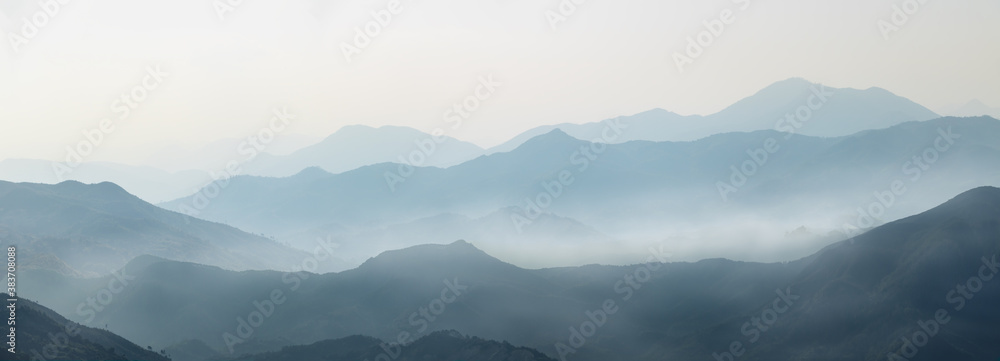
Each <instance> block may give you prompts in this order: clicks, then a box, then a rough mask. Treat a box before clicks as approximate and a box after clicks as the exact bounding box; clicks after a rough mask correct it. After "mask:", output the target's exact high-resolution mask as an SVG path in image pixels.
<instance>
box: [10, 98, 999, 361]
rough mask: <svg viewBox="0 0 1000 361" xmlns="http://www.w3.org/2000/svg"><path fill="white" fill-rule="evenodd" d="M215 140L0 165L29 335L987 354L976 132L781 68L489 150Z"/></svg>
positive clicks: (761, 356) (747, 355)
mask: <svg viewBox="0 0 1000 361" xmlns="http://www.w3.org/2000/svg"><path fill="white" fill-rule="evenodd" d="M974 112H975V111H974ZM231 143H232V142H231V141H220V142H219V143H218V144H216V145H215V146H214V147H215V148H216V149H215V150H216V152H214V153H213V155H212V156H211V157H210V158H211V159H223V160H224V159H227V157H228V158H229V159H230V160H234V161H236V162H238V164H239V168H240V171H239V172H236V173H230V174H226V175H223V176H219V174H221V173H219V171H218V170H217V169H204V168H199V167H203V166H205V167H212V166H211V164H214V163H220V162H216V161H215V160H212V161H209V160H205V161H203V162H192V163H191V164H193V165H197V167H193V168H194V169H196V170H192V171H178V170H177V169H170V170H171V172H167V171H162V170H159V169H157V168H153V167H148V166H128V165H121V164H114V163H98V162H89V163H84V164H82V165H80V166H78V167H74V168H73V169H74V171H73V172H72V174H70V175H69V176H70V178H73V179H76V178H79V179H81V180H82V181H83V182H82V183H81V182H80V181H75V180H69V181H61V182H60V180H61V179H60V178H59V177H58V176H57V173H52V169H53V167H54V166H55V167H59V164H57V163H53V162H47V161H36V160H14V159H8V160H4V161H0V179H2V178H3V177H9V178H11V179H12V180H15V181H21V182H20V183H15V182H8V181H0V241H2V242H3V243H2V245H3V246H4V247H6V246H10V245H16V246H17V253H18V265H19V271H18V285H19V287H18V293H19V295H20V296H22V297H27V298H29V299H31V300H34V301H37V302H38V304H36V303H34V302H29V301H22V302H24V304H23V305H22V306H21V307H22V308H23V309H24V310H25V311H24V312H25V315H26V316H25V317H27V318H28V319H30V320H32V321H31V322H33V323H35V324H37V325H40V326H39V327H37V328H31V329H28V330H27V331H26V332H25V340H27V341H26V344H25V345H26V346H25V345H22V346H25V347H28V348H32V349H39V350H42V349H44V348H45V347H47V346H48V342H47V341H46V340H45V338H44V337H43V336H45V335H46V334H47V333H52V332H57V330H58V329H59V328H65V327H66V325H72V324H73V322H75V323H79V324H82V325H85V326H90V327H99V325H104V327H105V328H106V330H97V329H91V328H87V329H85V330H86V331H85V333H84V334H83V335H81V336H80V337H76V338H72V339H71V340H70V341H69V342H68V343H67V345H66V346H59V357H58V358H61V359H64V358H82V359H86V358H99V359H118V358H127V359H161V358H162V357H163V355H164V354H165V355H168V356H169V357H170V358H172V359H173V360H175V361H207V360H234V361H235V360H258V361H272V360H274V361H278V360H324V359H358V360H361V359H385V358H387V357H388V359H396V360H427V359H434V360H438V359H475V360H526V361H530V360H561V361H567V360H569V359H572V360H582V361H588V360H594V361H597V360H602V361H603V360H664V359H681V360H697V359H713V358H714V359H717V360H728V359H731V360H734V361H735V360H736V359H740V360H774V359H789V360H794V359H806V360H815V359H822V360H859V359H861V360H884V359H895V358H894V357H897V356H891V355H894V354H895V355H903V356H899V357H904V356H905V357H904V358H905V359H907V360H909V359H913V360H918V359H921V358H924V359H969V360H974V359H990V358H995V357H996V356H1000V346H998V345H1000V331H998V330H1000V329H998V328H997V327H995V326H996V325H998V324H1000V312H998V311H997V310H996V307H994V305H995V304H996V302H995V300H997V299H998V296H1000V288H998V287H997V286H996V285H994V284H992V283H990V282H989V281H990V280H991V279H993V278H991V277H988V275H989V274H996V273H998V272H1000V270H997V267H998V265H997V263H996V257H997V255H998V254H1000V242H998V240H1000V188H996V187H998V186H1000V120H998V119H996V118H993V117H989V116H975V117H951V116H947V117H941V116H938V115H937V114H935V113H934V112H931V111H930V110H927V109H926V108H924V107H923V106H920V105H918V104H916V103H913V102H911V101H909V100H907V99H905V98H901V97H898V96H896V95H893V94H892V93H890V92H888V91H886V90H883V89H879V88H871V89H867V90H856V89H832V88H824V87H823V86H821V85H817V84H811V83H809V82H806V81H804V80H801V79H789V80H786V81H782V82H778V83H775V84H774V85H772V86H770V87H767V88H765V89H763V90H761V91H759V92H758V93H756V94H754V95H752V96H750V97H748V98H746V99H744V100H742V101H740V102H737V103H735V104H733V105H732V106H730V107H728V108H726V109H725V110H723V111H721V112H719V113H716V114H713V115H708V116H681V115H677V114H674V113H670V112H668V111H665V110H659V109H656V110H651V111H648V112H645V113H640V114H637V115H633V116H628V117H619V118H614V119H608V120H605V121H601V122H595V123H585V124H558V125H549V126H541V127H538V128H535V129H531V130H528V131H526V132H524V133H522V134H521V135H520V136H518V137H516V138H513V139H511V140H510V141H508V142H506V143H504V144H502V145H500V146H497V147H494V148H490V149H483V148H481V147H478V146H476V145H474V144H471V143H467V142H463V141H460V140H457V139H455V138H450V137H435V136H432V135H428V134H426V133H422V132H420V131H417V130H414V129H412V128H406V127H393V126H384V127H380V128H372V127H367V126H351V127H345V128H343V129H341V130H340V131H338V132H336V133H334V134H332V135H330V136H328V137H326V138H324V139H323V140H322V141H319V142H318V143H316V144H312V145H305V146H303V147H299V148H298V149H295V150H294V151H292V150H291V149H293V148H296V147H290V146H288V145H285V146H282V147H281V149H285V150H288V151H287V152H285V153H286V154H284V155H273V154H269V153H267V152H266V151H264V152H256V153H255V154H257V155H256V156H254V157H250V158H246V156H247V154H244V153H246V152H241V150H240V147H241V146H240V145H236V146H235V148H234V149H232V151H231V152H229V151H227V150H226V147H228V145H225V144H231ZM227 153H231V154H229V155H225V154H227ZM415 156H419V157H420V158H419V159H421V161H419V162H416V161H414V160H413V159H416V158H413V157H415ZM161 160H162V159H161ZM221 163H222V164H221V166H224V165H225V162H221ZM211 174H214V177H215V178H216V180H215V181H214V182H211V183H209V179H211V177H213V176H212V175H211ZM53 177H54V178H53ZM118 181H120V182H121V184H117V182H118ZM33 182H35V183H33ZM38 182H40V183H57V184H40V183H38ZM84 183H93V184H84ZM192 187H193V188H192ZM185 189H186V190H185ZM175 195H176V196H177V197H179V198H170V197H174V196H175ZM956 195H957V196H956ZM150 199H157V200H168V201H164V202H157V205H154V204H151V203H152V202H151V201H150ZM970 277H973V278H975V279H977V280H978V282H979V286H978V287H973V286H975V285H974V284H973V283H970V282H973V281H972V279H973V278H970ZM118 284H120V286H121V287H118V286H117V285H118ZM956 284H957V285H958V286H956ZM969 292H972V293H971V294H970V293H969ZM42 305H44V306H42ZM942 311H943V312H945V313H946V314H945V316H946V317H943V316H941V312H942ZM63 317H65V318H66V319H64V318H63ZM67 319H68V320H67ZM36 320H37V321H36ZM928 320H931V321H933V322H936V323H935V325H936V327H937V328H935V329H934V331H933V332H932V331H930V329H928V328H927V327H930V326H928V325H930V324H929V323H928V322H930V321H928ZM762 322H763V323H762ZM920 330H923V332H925V333H927V334H929V335H928V337H930V338H932V340H931V341H930V342H929V343H927V345H926V347H925V346H920V347H919V354H920V355H919V357H914V355H915V354H914V353H911V352H910V350H911V349H910V348H912V347H914V346H913V344H914V343H919V342H917V341H916V340H915V339H914V338H913V337H916V336H914V335H915V334H914V332H918V331H920ZM112 332H113V333H112ZM931 333H933V334H931ZM45 337H47V336H45ZM126 339H127V341H126ZM904 340H905V341H904ZM49 341H51V340H49ZM736 342H739V343H740V344H739V346H738V347H736V346H733V345H734V344H735V343H736ZM136 345H142V346H136ZM908 345H909V346H908ZM143 347H148V348H147V349H146V350H145V351H143ZM154 350H162V351H160V352H159V353H160V355H159V356H157V355H156V353H153V352H151V351H154ZM727 352H728V355H729V358H727V356H726V355H727ZM18 357H20V356H18Z"/></svg>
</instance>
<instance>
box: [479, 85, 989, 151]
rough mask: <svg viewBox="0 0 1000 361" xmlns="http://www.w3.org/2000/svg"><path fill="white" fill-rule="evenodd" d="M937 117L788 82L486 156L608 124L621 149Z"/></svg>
mask: <svg viewBox="0 0 1000 361" xmlns="http://www.w3.org/2000/svg"><path fill="white" fill-rule="evenodd" d="M796 112H799V113H800V114H799V115H798V116H800V117H802V119H798V120H796V121H795V122H784V123H780V121H781V120H783V119H785V117H786V115H788V114H792V115H793V116H795V115H796ZM976 115H982V114H976ZM939 117H940V116H939V115H937V114H935V113H934V112H933V111H931V110H929V109H927V108H925V107H923V106H921V105H919V104H917V103H914V102H912V101H910V100H908V99H906V98H903V97H900V96H897V95H895V94H893V93H891V92H889V91H887V90H885V89H881V88H870V89H865V90H858V89H850V88H843V89H837V88H831V87H825V86H822V85H820V84H814V83H810V82H808V81H806V80H804V79H800V78H792V79H787V80H783V81H779V82H776V83H774V84H771V85H769V86H767V87H765V88H764V89H761V90H760V91H758V92H757V93H755V94H753V95H751V96H748V97H746V98H744V99H742V100H740V101H738V102H736V103H734V104H732V105H730V106H729V107H727V108H725V109H723V110H721V111H719V112H717V113H715V114H711V115H705V116H702V115H688V116H682V115H678V114H675V113H672V112H669V111H666V110H663V109H653V110H650V111H646V112H642V113H639V114H635V115H631V116H623V117H619V118H616V119H609V120H605V121H602V122H592V123H584V124H557V125H545V126H540V127H537V128H533V129H530V130H528V131H525V132H523V133H522V134H520V135H518V136H516V137H514V138H512V139H511V140H509V141H507V142H505V143H503V144H501V145H498V146H496V147H493V148H490V149H489V151H488V153H490V154H492V153H496V152H507V151H511V150H513V149H515V148H517V147H518V146H519V145H520V144H522V143H524V142H525V141H527V140H528V139H531V138H532V137H535V136H538V135H540V134H544V133H547V132H549V131H551V130H553V129H560V130H562V131H564V132H566V133H567V134H569V135H571V136H573V137H575V138H577V139H583V140H588V141H591V140H595V139H602V134H603V132H604V130H605V129H607V128H608V127H609V123H617V124H621V126H622V127H624V128H626V129H628V131H627V132H625V133H624V134H622V135H621V136H619V137H615V138H613V139H604V141H606V142H608V143H623V142H628V141H633V140H648V141H656V142H663V141H674V142H677V141H694V140H698V139H701V138H705V137H708V136H711V135H713V134H720V133H729V132H752V131H758V130H777V131H782V132H788V131H793V132H795V133H797V134H802V135H807V136H815V137H840V136H845V135H850V134H854V133H857V132H861V131H865V130H872V129H883V128H888V127H891V126H893V125H897V124H900V123H903V122H908V121H923V120H930V119H934V118H939ZM798 122H801V123H802V125H800V126H798V127H796V126H795V125H794V124H795V123H798Z"/></svg>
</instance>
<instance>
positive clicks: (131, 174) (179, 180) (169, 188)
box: [0, 159, 225, 203]
mask: <svg viewBox="0 0 1000 361" xmlns="http://www.w3.org/2000/svg"><path fill="white" fill-rule="evenodd" d="M223 164H225V163H223ZM57 170H65V171H66V173H64V174H60V173H59V172H57ZM0 179H2V180H5V181H8V182H14V183H46V184H56V183H59V182H62V181H66V180H74V181H78V182H81V183H101V182H111V183H115V184H118V185H119V186H121V187H122V188H124V189H125V190H127V191H129V193H132V194H135V195H136V196H138V197H139V198H142V199H143V200H145V201H147V202H150V203H158V202H163V201H168V200H172V199H177V198H179V197H186V196H189V195H191V193H194V192H195V191H196V190H197V189H198V187H203V186H204V185H205V184H207V183H208V182H210V181H211V180H212V178H211V177H210V176H209V174H208V172H205V171H195V170H191V171H181V172H166V171H163V170H160V169H157V168H153V167H145V166H131V165H125V164H118V163H109V162H85V163H82V164H80V165H79V166H77V167H74V168H69V167H68V166H66V165H65V164H63V163H57V162H51V161H45V160H33V159H4V160H2V161H0Z"/></svg>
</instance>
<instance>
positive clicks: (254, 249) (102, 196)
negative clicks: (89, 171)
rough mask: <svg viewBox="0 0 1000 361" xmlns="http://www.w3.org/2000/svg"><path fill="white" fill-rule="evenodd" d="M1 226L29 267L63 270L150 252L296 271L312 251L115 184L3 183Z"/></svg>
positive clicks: (106, 268) (104, 265)
mask: <svg viewBox="0 0 1000 361" xmlns="http://www.w3.org/2000/svg"><path fill="white" fill-rule="evenodd" d="M0 231H2V232H3V234H4V235H5V237H4V240H3V241H4V244H5V245H8V244H16V245H18V246H19V247H18V249H19V251H20V255H21V258H22V262H23V264H24V265H36V266H45V265H54V266H56V267H58V269H59V270H60V272H63V273H66V272H73V271H78V272H83V273H85V274H91V275H95V274H106V273H108V272H110V271H111V270H114V269H117V268H120V267H122V266H123V265H125V263H126V262H128V261H129V260H130V259H132V258H134V257H137V256H139V255H142V254H154V255H158V256H161V257H166V258H170V259H176V260H186V261H196V262H201V263H206V264H214V265H218V266H220V267H225V268H229V269H237V270H241V269H266V268H273V269H288V268H290V267H291V266H292V265H295V264H298V263H299V262H301V261H302V259H305V258H306V256H307V254H306V253H304V252H301V251H296V250H292V249H290V248H288V247H285V246H282V245H280V244H277V243H276V242H274V241H272V240H269V239H266V238H263V237H259V236H254V235H250V234H247V233H244V232H242V231H240V230H237V229H235V228H232V227H229V226H225V225H221V224H217V223H210V222H206V221H202V220H199V219H196V218H191V217H187V216H184V215H182V214H178V213H174V212H170V211H166V210H164V209H161V208H158V207H156V206H153V205H151V204H149V203H146V202H144V201H142V200H141V199H139V198H137V197H135V196H133V195H131V194H129V193H127V192H125V190H123V189H121V188H120V187H118V186H117V185H115V184H112V183H100V184H92V185H86V184H82V183H79V182H74V181H67V182H63V183H59V184H56V185H44V184H31V183H8V182H0ZM36 260H47V261H44V262H43V261H36ZM59 261H61V262H59ZM63 262H64V264H63ZM66 266H68V267H69V268H70V269H71V270H66Z"/></svg>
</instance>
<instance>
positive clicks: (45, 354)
mask: <svg viewBox="0 0 1000 361" xmlns="http://www.w3.org/2000/svg"><path fill="white" fill-rule="evenodd" d="M0 297H3V299H5V300H6V299H7V298H9V297H8V295H7V294H5V293H4V294H0ZM16 321H17V324H16V325H15V327H16V329H17V353H16V354H14V355H11V354H10V353H8V352H7V350H6V347H5V350H4V352H3V355H4V358H3V359H4V360H38V359H48V360H148V361H167V360H169V359H168V358H166V357H164V356H163V355H160V354H157V353H156V352H153V351H148V350H146V349H144V348H142V347H141V346H137V345H136V344H134V343H132V342H129V341H128V340H126V339H124V338H122V337H120V336H118V335H115V334H113V333H111V332H108V331H105V330H99V329H95V328H90V327H86V326H82V325H79V324H76V323H73V322H71V321H67V320H66V319H65V318H63V317H62V316H60V315H59V314H58V313H56V312H54V311H52V310H50V309H48V308H46V307H44V306H41V305H39V304H37V303H35V302H32V301H30V300H27V299H24V298H21V299H18V300H17V320H16Z"/></svg>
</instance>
